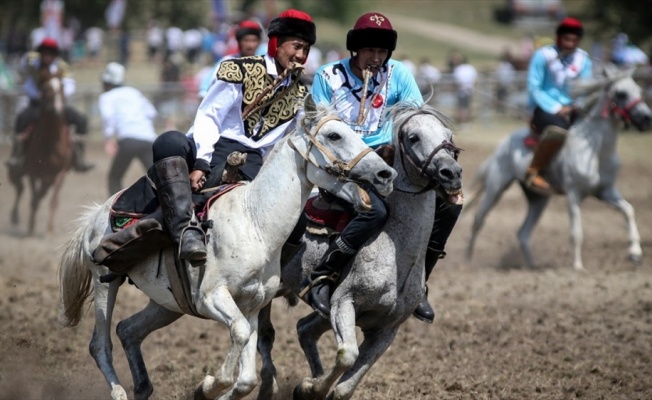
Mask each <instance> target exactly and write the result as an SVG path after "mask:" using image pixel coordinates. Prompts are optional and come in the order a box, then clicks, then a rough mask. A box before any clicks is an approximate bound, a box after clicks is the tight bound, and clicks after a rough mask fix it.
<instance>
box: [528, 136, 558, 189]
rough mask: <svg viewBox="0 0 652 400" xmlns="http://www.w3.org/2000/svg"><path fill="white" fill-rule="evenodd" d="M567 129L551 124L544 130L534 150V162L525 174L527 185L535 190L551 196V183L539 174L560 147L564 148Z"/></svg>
mask: <svg viewBox="0 0 652 400" xmlns="http://www.w3.org/2000/svg"><path fill="white" fill-rule="evenodd" d="M567 133H568V131H567V130H565V129H563V128H560V127H558V126H549V127H547V128H546V129H545V130H544V133H543V135H541V141H540V142H539V145H538V146H537V148H536V150H535V151H534V156H533V157H532V162H531V163H530V166H529V167H528V169H527V172H526V174H525V186H526V187H527V188H529V189H531V190H532V191H533V192H536V193H539V194H542V195H544V196H549V195H551V194H552V192H553V191H552V188H551V186H550V184H549V183H548V182H547V181H546V180H545V179H543V177H541V175H539V172H540V171H542V170H544V169H545V168H546V167H547V166H548V164H550V161H551V160H552V159H553V158H554V157H555V155H557V152H558V151H559V149H561V148H562V146H563V145H564V143H565V142H566V134H567Z"/></svg>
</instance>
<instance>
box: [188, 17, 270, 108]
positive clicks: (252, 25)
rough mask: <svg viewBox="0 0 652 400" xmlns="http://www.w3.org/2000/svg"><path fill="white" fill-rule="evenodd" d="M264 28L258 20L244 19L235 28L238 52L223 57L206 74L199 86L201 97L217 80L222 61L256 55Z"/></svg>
mask: <svg viewBox="0 0 652 400" xmlns="http://www.w3.org/2000/svg"><path fill="white" fill-rule="evenodd" d="M262 34H263V28H262V27H261V26H260V24H258V22H256V21H251V20H244V21H242V22H240V23H239V24H238V27H237V28H236V30H235V39H236V41H237V42H238V52H237V53H236V54H230V55H228V56H224V57H222V58H221V59H220V60H219V61H218V62H217V63H216V64H215V66H214V67H213V70H212V71H211V73H210V74H208V75H206V76H205V77H204V79H203V80H202V82H201V84H200V86H199V93H198V95H199V97H200V98H204V96H206V92H207V91H208V88H209V87H210V86H211V85H212V84H213V83H215V81H216V80H217V69H218V68H219V66H220V64H221V63H222V61H225V60H230V59H232V58H239V57H250V56H253V55H256V52H257V50H258V48H259V46H260V42H261V40H262Z"/></svg>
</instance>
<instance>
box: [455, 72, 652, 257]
mask: <svg viewBox="0 0 652 400" xmlns="http://www.w3.org/2000/svg"><path fill="white" fill-rule="evenodd" d="M632 72H633V70H628V71H620V70H618V69H616V68H615V67H613V66H609V65H607V66H605V67H604V77H603V78H601V79H599V80H593V81H589V82H583V83H579V84H578V86H577V87H576V88H575V89H574V91H576V95H586V96H588V97H587V103H586V107H585V110H584V111H585V112H586V114H585V115H584V116H583V117H581V118H580V119H579V120H578V121H577V122H576V123H575V125H573V127H572V128H571V129H570V132H569V134H568V138H567V139H566V143H565V145H564V147H563V148H562V149H561V150H560V152H559V154H558V156H557V157H556V158H555V159H553V161H552V162H551V164H550V166H549V167H548V168H547V171H545V174H544V177H545V178H546V179H547V180H548V182H550V184H551V185H552V186H553V187H554V188H557V189H558V190H559V191H560V192H561V193H563V194H566V196H567V200H568V212H569V214H570V235H571V243H572V245H573V266H574V267H575V269H578V270H579V269H583V268H584V266H583V263H582V249H581V247H582V239H583V233H582V223H581V220H580V203H581V201H582V200H583V199H584V198H586V197H588V196H594V197H596V198H597V199H599V200H601V201H603V202H605V203H607V204H609V205H611V206H612V207H614V208H616V209H617V210H619V211H620V212H621V213H622V214H623V215H624V216H625V218H626V221H627V227H628V234H629V257H630V259H631V260H632V261H634V262H640V260H641V257H642V254H643V251H642V249H641V244H640V236H639V233H638V228H637V226H636V221H635V220H634V208H633V207H632V205H631V204H630V203H629V202H627V201H626V200H625V199H624V198H623V196H622V195H621V194H620V192H619V191H618V189H617V188H616V178H617V175H618V170H619V167H620V161H619V158H618V155H617V154H616V143H617V141H618V130H619V125H620V121H619V120H620V119H624V120H626V121H628V122H631V123H632V124H633V125H634V126H636V127H637V128H638V129H639V130H641V131H643V130H645V129H647V128H648V127H649V126H650V122H651V121H652V114H651V113H650V108H649V107H648V106H647V104H645V102H644V101H643V99H642V91H641V88H640V87H639V86H638V85H637V84H636V82H634V80H633V79H632ZM528 135H529V129H521V130H518V131H516V132H514V133H513V134H512V135H511V136H509V137H508V138H506V139H505V140H504V141H503V142H502V143H501V144H500V145H499V146H498V148H497V149H496V151H495V152H494V154H493V155H492V156H491V157H490V158H489V159H487V160H486V161H485V162H484V163H483V164H482V165H481V167H480V169H479V171H478V173H477V177H476V181H475V186H477V187H478V190H477V194H474V195H473V196H472V198H471V199H470V200H469V202H467V206H466V207H465V209H466V210H467V211H468V210H469V207H470V206H471V205H472V204H473V203H475V201H478V202H479V208H478V210H477V211H476V214H475V218H474V221H473V227H472V232H471V238H470V240H469V243H468V248H467V257H469V258H470V257H471V255H472V253H473V246H474V244H475V241H476V239H477V235H478V232H479V231H480V228H481V227H482V225H483V223H484V220H485V218H486V216H487V214H488V213H489V211H490V210H491V208H492V207H493V206H494V205H495V204H496V203H497V202H498V200H499V199H500V197H501V195H502V193H503V192H504V191H505V190H506V189H507V188H508V187H509V186H510V185H511V183H512V182H514V181H518V182H519V183H520V185H521V188H522V189H523V191H524V193H525V197H526V198H527V201H528V212H527V216H526V218H525V221H524V222H523V225H522V226H521V228H520V229H519V231H518V240H519V243H520V248H521V251H522V253H523V255H524V257H525V261H526V263H527V265H528V266H530V267H533V266H534V265H535V263H534V259H533V257H532V252H531V250H530V236H531V234H532V230H533V229H534V227H535V226H536V223H537V221H538V220H539V218H540V217H541V214H542V213H543V211H544V209H545V207H546V205H547V204H548V200H549V197H548V196H543V195H539V194H536V193H534V192H532V191H531V190H529V189H527V188H526V187H525V185H524V183H523V182H524V178H525V172H526V169H527V167H528V166H529V164H530V161H531V160H532V151H531V150H530V149H529V148H528V147H527V146H526V145H525V144H524V139H525V138H526V137H527V136H528ZM472 187H473V186H472Z"/></svg>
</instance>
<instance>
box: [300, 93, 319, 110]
mask: <svg viewBox="0 0 652 400" xmlns="http://www.w3.org/2000/svg"><path fill="white" fill-rule="evenodd" d="M303 111H304V112H306V113H311V114H312V113H316V112H317V104H316V103H315V99H314V98H313V97H312V94H311V93H308V94H307V95H306V98H305V99H304V100H303Z"/></svg>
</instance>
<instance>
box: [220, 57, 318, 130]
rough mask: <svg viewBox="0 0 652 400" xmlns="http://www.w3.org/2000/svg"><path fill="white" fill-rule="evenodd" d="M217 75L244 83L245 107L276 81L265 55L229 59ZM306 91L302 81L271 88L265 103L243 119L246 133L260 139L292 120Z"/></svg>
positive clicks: (232, 81) (243, 99) (263, 101)
mask: <svg viewBox="0 0 652 400" xmlns="http://www.w3.org/2000/svg"><path fill="white" fill-rule="evenodd" d="M225 64H229V65H226V66H225ZM217 78H218V79H221V80H224V81H226V82H231V83H241V84H242V106H241V110H244V109H245V108H246V107H247V106H248V105H249V104H251V103H252V102H253V101H254V100H255V99H256V98H257V97H258V95H260V94H261V93H262V92H263V90H265V87H267V85H269V84H271V83H272V82H273V79H272V77H271V76H269V75H268V74H267V68H266V66H265V60H264V58H263V57H262V56H253V57H245V58H241V59H234V60H228V61H225V62H224V63H222V65H221V66H220V68H219V70H218V74H217ZM305 94H306V87H305V86H304V85H303V84H302V83H301V82H296V83H294V84H292V85H291V86H289V87H282V88H279V89H278V90H276V91H270V92H269V93H268V94H266V95H265V96H264V97H263V98H262V99H261V101H260V104H261V105H264V106H263V107H259V108H258V109H256V110H255V111H253V112H252V113H251V114H249V116H248V117H247V119H245V120H244V121H243V123H244V128H245V135H246V136H247V137H248V138H251V139H253V140H260V139H261V138H262V137H264V136H265V135H266V134H267V133H269V132H270V131H272V130H274V129H275V128H276V127H278V126H279V125H282V124H284V123H285V122H287V121H289V120H291V119H292V118H293V117H294V116H295V115H296V113H297V111H298V109H299V104H300V100H301V99H303V97H304V96H305Z"/></svg>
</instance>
